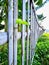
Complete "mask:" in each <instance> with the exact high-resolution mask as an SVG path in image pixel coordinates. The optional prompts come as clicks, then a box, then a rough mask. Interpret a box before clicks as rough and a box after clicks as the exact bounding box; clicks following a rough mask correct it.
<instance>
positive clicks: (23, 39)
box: [22, 0, 26, 65]
mask: <svg viewBox="0 0 49 65" xmlns="http://www.w3.org/2000/svg"><path fill="white" fill-rule="evenodd" d="M22 1H23V13H22V16H23V17H22V19H23V20H26V5H25V4H26V0H22ZM24 59H25V25H22V65H24Z"/></svg>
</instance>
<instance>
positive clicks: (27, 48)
mask: <svg viewBox="0 0 49 65" xmlns="http://www.w3.org/2000/svg"><path fill="white" fill-rule="evenodd" d="M29 17H30V0H28V23H29V22H30V21H29ZM27 29H28V31H27V65H28V61H29V26H28V28H27Z"/></svg>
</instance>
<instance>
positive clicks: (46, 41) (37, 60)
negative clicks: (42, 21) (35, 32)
mask: <svg viewBox="0 0 49 65" xmlns="http://www.w3.org/2000/svg"><path fill="white" fill-rule="evenodd" d="M33 65H49V33H44V34H43V35H42V36H41V37H40V38H39V40H38V43H37V46H36V52H35V56H34V61H33Z"/></svg>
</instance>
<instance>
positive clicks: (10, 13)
mask: <svg viewBox="0 0 49 65" xmlns="http://www.w3.org/2000/svg"><path fill="white" fill-rule="evenodd" d="M8 35H9V65H13V0H8Z"/></svg>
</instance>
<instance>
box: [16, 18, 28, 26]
mask: <svg viewBox="0 0 49 65" xmlns="http://www.w3.org/2000/svg"><path fill="white" fill-rule="evenodd" d="M16 24H24V25H29V23H28V22H26V21H23V20H22V19H17V20H16Z"/></svg>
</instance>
